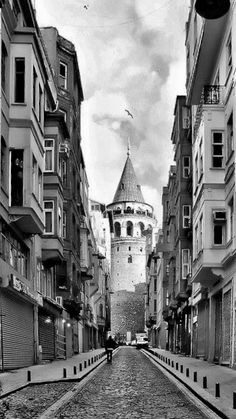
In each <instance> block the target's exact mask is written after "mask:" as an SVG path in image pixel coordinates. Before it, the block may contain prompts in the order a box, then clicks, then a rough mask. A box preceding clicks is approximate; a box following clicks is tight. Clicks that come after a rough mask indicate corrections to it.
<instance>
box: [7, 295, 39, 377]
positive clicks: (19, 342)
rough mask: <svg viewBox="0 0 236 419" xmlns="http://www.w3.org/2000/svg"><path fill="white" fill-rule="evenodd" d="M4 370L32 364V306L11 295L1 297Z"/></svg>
mask: <svg viewBox="0 0 236 419" xmlns="http://www.w3.org/2000/svg"><path fill="white" fill-rule="evenodd" d="M1 303H2V304H1V305H2V313H3V315H4V317H3V319H2V324H3V355H4V368H5V369H6V370H7V369H15V368H22V367H28V366H30V365H33V364H34V331H33V327H34V321H33V305H32V304H29V303H28V302H26V301H25V300H21V299H18V298H15V297H14V296H13V295H6V294H3V293H2V295H1Z"/></svg>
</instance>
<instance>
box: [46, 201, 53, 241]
mask: <svg viewBox="0 0 236 419" xmlns="http://www.w3.org/2000/svg"><path fill="white" fill-rule="evenodd" d="M44 233H45V234H54V202H53V201H44Z"/></svg>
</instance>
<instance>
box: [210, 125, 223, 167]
mask: <svg viewBox="0 0 236 419" xmlns="http://www.w3.org/2000/svg"><path fill="white" fill-rule="evenodd" d="M212 167H215V168H221V167H223V133H222V132H217V131H214V132H213V133H212Z"/></svg>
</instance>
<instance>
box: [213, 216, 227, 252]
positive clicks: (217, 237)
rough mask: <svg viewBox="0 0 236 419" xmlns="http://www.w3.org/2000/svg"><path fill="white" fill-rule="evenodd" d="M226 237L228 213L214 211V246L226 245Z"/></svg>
mask: <svg viewBox="0 0 236 419" xmlns="http://www.w3.org/2000/svg"><path fill="white" fill-rule="evenodd" d="M225 235H226V212H225V211H213V244H214V245H223V244H225V239H226V237H225Z"/></svg>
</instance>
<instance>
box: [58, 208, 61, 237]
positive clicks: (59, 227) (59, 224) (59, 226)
mask: <svg viewBox="0 0 236 419" xmlns="http://www.w3.org/2000/svg"><path fill="white" fill-rule="evenodd" d="M58 236H59V237H61V236H62V213H61V207H58Z"/></svg>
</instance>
